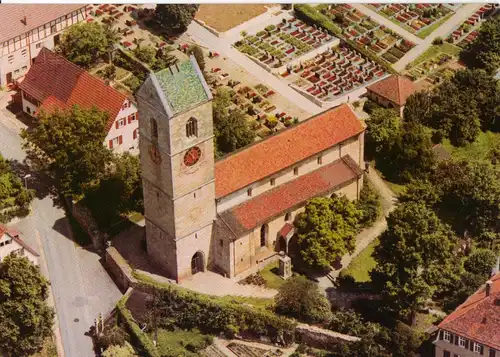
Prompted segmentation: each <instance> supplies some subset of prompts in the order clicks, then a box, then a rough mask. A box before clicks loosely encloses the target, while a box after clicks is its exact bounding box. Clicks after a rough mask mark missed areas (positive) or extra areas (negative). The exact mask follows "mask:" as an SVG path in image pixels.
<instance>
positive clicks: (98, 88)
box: [19, 48, 139, 152]
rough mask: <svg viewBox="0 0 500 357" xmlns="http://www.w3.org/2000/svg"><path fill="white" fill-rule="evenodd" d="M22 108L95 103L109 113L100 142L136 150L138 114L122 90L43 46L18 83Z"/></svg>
mask: <svg viewBox="0 0 500 357" xmlns="http://www.w3.org/2000/svg"><path fill="white" fill-rule="evenodd" d="M19 88H20V90H21V97H22V106H23V111H24V112H25V113H27V114H29V115H32V116H35V117H36V116H37V115H38V113H39V112H40V111H45V112H51V111H53V110H55V109H68V108H71V107H72V106H73V105H79V106H80V107H82V108H86V109H90V108H92V107H96V108H97V109H100V110H102V111H105V112H107V113H108V114H109V121H108V125H107V127H106V133H107V135H106V139H105V141H104V144H105V145H106V146H108V147H109V148H110V149H113V150H114V151H115V152H124V151H131V152H137V150H138V137H139V136H138V122H137V121H138V115H137V108H136V106H135V104H134V103H133V102H132V101H131V100H130V99H129V98H127V96H126V95H125V94H123V93H120V92H118V91H117V90H116V89H114V88H113V87H111V86H109V85H107V84H106V83H105V82H103V81H102V80H100V79H99V78H96V77H94V76H92V75H90V74H89V73H87V72H86V71H84V70H83V69H81V68H80V67H78V66H77V65H75V64H74V63H72V62H70V61H68V60H67V59H65V58H64V57H62V56H59V55H57V54H55V53H54V52H52V51H50V50H48V49H46V48H43V49H42V50H41V51H40V54H39V55H38V57H37V59H36V61H35V62H34V63H33V65H32V67H31V69H30V70H29V71H28V73H27V74H26V76H25V78H24V80H23V81H22V82H21V84H20V85H19Z"/></svg>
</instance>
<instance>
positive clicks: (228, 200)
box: [137, 57, 365, 281]
mask: <svg viewBox="0 0 500 357" xmlns="http://www.w3.org/2000/svg"><path fill="white" fill-rule="evenodd" d="M186 88H188V89H189V91H186ZM211 99H212V94H211V91H210V89H209V87H208V86H207V84H206V82H205V79H204V77H203V75H202V73H201V71H200V69H199V67H198V64H197V63H196V60H195V59H194V57H191V58H190V60H189V61H186V62H184V63H180V64H178V65H176V66H171V67H170V68H167V69H164V70H162V71H159V72H157V73H151V74H150V76H149V77H148V79H147V80H146V81H145V83H144V84H143V86H142V87H141V88H140V90H139V91H138V93H137V103H138V107H139V112H140V113H141V117H143V118H148V120H145V121H142V120H141V121H140V122H139V126H140V133H141V138H140V140H139V145H140V151H141V153H142V155H140V158H141V172H142V179H143V190H144V209H145V221H146V243H147V252H148V255H149V258H150V261H151V262H152V263H153V264H155V265H156V266H157V267H158V268H159V269H160V270H162V271H163V272H164V273H165V275H167V276H169V277H170V278H172V279H175V280H177V281H180V280H183V279H187V278H189V277H191V276H192V275H193V274H196V273H198V272H202V271H205V270H207V269H210V270H213V271H216V272H219V273H221V274H223V275H225V276H227V277H231V278H232V277H239V276H242V275H244V274H248V273H249V272H251V271H254V270H256V269H259V268H261V267H263V266H264V265H265V264H267V263H269V262H271V261H272V260H273V259H278V256H279V253H280V252H281V251H283V252H287V251H288V250H289V249H288V248H289V243H290V241H291V239H293V238H292V237H293V236H294V233H295V227H294V226H293V221H294V219H295V217H296V216H297V214H298V213H300V212H302V211H303V210H304V207H305V205H306V204H307V202H308V200H310V199H312V198H314V197H325V196H331V195H333V194H339V195H345V196H347V197H348V198H349V199H352V200H355V199H357V198H359V194H360V190H361V188H362V185H363V171H362V170H361V168H360V167H362V166H363V163H364V158H363V149H364V131H365V126H364V124H363V123H362V122H361V121H360V120H359V119H358V117H357V116H356V114H355V112H354V111H353V110H352V108H351V107H350V106H349V105H348V104H343V105H340V106H337V107H335V108H332V109H329V110H327V111H324V112H322V113H320V114H317V115H314V116H312V117H311V118H309V119H307V120H304V121H302V122H301V123H299V124H297V125H295V126H291V127H289V128H287V129H285V130H283V131H281V132H278V133H276V134H274V135H272V136H269V137H267V138H266V139H264V140H261V141H258V142H255V143H253V144H251V145H249V146H246V147H244V148H242V149H240V150H238V151H236V152H234V153H232V154H229V155H227V156H225V157H222V158H220V159H218V160H215V159H214V140H213V133H214V127H213V118H212V102H211Z"/></svg>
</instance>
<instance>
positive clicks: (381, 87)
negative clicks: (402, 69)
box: [366, 74, 415, 117]
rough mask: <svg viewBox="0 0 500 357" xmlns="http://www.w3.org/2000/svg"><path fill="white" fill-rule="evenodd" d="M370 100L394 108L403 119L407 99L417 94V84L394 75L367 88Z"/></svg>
mask: <svg viewBox="0 0 500 357" xmlns="http://www.w3.org/2000/svg"><path fill="white" fill-rule="evenodd" d="M366 91H367V95H368V98H370V99H371V100H373V101H374V102H375V103H377V104H379V105H380V106H382V107H385V108H393V109H396V110H397V111H398V112H399V115H400V116H401V117H403V109H404V106H405V104H406V99H408V97H409V96H410V95H412V94H413V93H415V84H414V83H413V82H412V81H411V80H410V79H409V78H408V77H405V76H399V75H395V74H393V75H392V76H389V77H387V78H385V79H382V80H381V81H378V82H375V83H373V84H371V85H369V86H368V87H366Z"/></svg>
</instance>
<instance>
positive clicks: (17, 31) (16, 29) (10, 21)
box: [0, 4, 86, 43]
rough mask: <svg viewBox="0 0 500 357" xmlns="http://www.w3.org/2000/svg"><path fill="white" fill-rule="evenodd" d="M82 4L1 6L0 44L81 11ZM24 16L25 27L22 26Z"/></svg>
mask: <svg viewBox="0 0 500 357" xmlns="http://www.w3.org/2000/svg"><path fill="white" fill-rule="evenodd" d="M85 6H86V5H82V4H57V5H55V4H1V5H0V43H1V42H4V41H6V40H10V39H11V38H14V37H16V36H19V35H21V34H23V33H25V32H27V31H31V30H33V29H36V28H37V27H38V26H41V25H44V24H46V23H49V22H51V21H53V20H56V19H58V18H59V17H61V16H63V15H66V14H69V13H71V12H73V11H76V10H78V9H81V8H83V7H85ZM24 16H26V25H25V24H24V22H23V21H24Z"/></svg>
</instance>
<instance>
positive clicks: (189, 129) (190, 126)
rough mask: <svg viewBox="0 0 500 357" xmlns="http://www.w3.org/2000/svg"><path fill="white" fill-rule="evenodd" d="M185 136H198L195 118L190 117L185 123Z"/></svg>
mask: <svg viewBox="0 0 500 357" xmlns="http://www.w3.org/2000/svg"><path fill="white" fill-rule="evenodd" d="M186 136H187V137H188V138H191V137H193V136H194V137H196V136H198V121H197V120H196V119H195V118H190V119H189V120H188V121H187V123H186Z"/></svg>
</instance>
